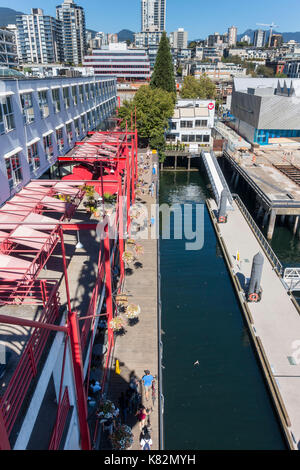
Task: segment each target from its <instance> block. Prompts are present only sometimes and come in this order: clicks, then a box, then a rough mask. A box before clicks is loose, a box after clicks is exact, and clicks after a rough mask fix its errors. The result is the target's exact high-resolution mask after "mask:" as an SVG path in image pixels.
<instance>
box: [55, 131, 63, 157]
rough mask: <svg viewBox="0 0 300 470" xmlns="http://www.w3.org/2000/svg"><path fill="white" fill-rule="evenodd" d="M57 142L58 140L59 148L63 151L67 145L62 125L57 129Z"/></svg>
mask: <svg viewBox="0 0 300 470" xmlns="http://www.w3.org/2000/svg"><path fill="white" fill-rule="evenodd" d="M56 142H57V150H58V151H59V152H61V151H62V150H63V148H64V146H65V143H64V131H63V128H62V127H61V128H60V129H57V130H56Z"/></svg>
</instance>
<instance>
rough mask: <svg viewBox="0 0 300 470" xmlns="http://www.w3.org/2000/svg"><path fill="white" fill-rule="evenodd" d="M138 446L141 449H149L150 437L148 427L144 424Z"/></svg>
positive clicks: (150, 444)
mask: <svg viewBox="0 0 300 470" xmlns="http://www.w3.org/2000/svg"><path fill="white" fill-rule="evenodd" d="M140 446H141V448H142V450H151V446H152V439H151V435H150V433H149V430H148V428H147V427H146V426H145V427H144V428H143V430H142V434H141V436H140Z"/></svg>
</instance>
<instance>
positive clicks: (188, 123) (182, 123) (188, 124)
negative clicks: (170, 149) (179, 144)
mask: <svg viewBox="0 0 300 470" xmlns="http://www.w3.org/2000/svg"><path fill="white" fill-rule="evenodd" d="M180 127H181V128H187V127H188V128H191V127H193V121H180Z"/></svg>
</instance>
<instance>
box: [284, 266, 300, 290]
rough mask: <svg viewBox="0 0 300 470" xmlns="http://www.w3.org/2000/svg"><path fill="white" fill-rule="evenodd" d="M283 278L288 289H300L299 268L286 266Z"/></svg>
mask: <svg viewBox="0 0 300 470" xmlns="http://www.w3.org/2000/svg"><path fill="white" fill-rule="evenodd" d="M283 280H284V282H285V284H286V285H287V287H288V289H289V290H290V291H295V290H299V291H300V268H286V269H285V270H284V275H283Z"/></svg>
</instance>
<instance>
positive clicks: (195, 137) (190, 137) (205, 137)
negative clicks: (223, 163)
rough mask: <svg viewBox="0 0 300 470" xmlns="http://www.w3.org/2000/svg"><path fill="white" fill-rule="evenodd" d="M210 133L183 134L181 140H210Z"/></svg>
mask: <svg viewBox="0 0 300 470" xmlns="http://www.w3.org/2000/svg"><path fill="white" fill-rule="evenodd" d="M209 140H210V139H209V135H202V134H201V135H199V134H198V135H182V136H181V142H209Z"/></svg>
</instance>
